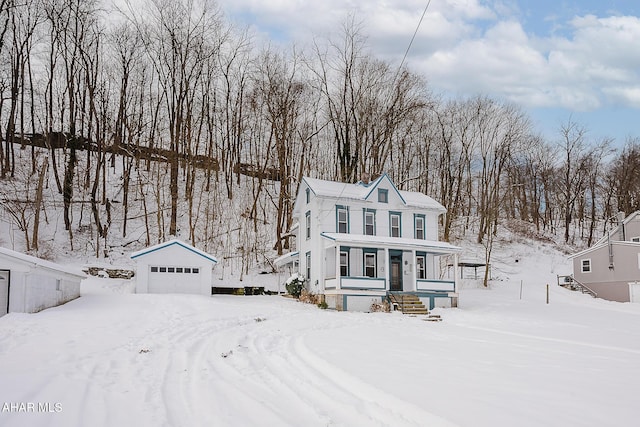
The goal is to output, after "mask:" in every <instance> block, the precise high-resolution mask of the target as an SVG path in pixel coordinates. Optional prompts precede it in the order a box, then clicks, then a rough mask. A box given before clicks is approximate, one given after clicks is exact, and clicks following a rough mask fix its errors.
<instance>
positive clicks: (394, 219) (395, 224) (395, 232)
mask: <svg viewBox="0 0 640 427" xmlns="http://www.w3.org/2000/svg"><path fill="white" fill-rule="evenodd" d="M389 222H390V223H391V237H400V214H395V213H392V214H391V215H390V217H389Z"/></svg>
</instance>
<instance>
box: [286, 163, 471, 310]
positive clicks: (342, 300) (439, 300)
mask: <svg viewBox="0 0 640 427" xmlns="http://www.w3.org/2000/svg"><path fill="white" fill-rule="evenodd" d="M445 211H446V210H445V208H444V207H443V206H442V205H440V204H439V203H438V202H436V201H435V200H433V199H432V198H430V197H428V196H426V195H424V194H422V193H417V192H409V191H399V190H398V189H397V188H396V186H395V184H394V183H393V182H392V181H391V179H390V178H389V176H388V175H387V174H383V175H382V176H380V177H379V178H378V179H376V180H375V181H373V182H370V183H365V182H359V183H357V184H345V183H340V182H333V181H324V180H320V179H313V178H304V179H303V181H302V183H301V185H300V189H299V192H298V196H297V199H296V202H295V206H294V211H293V216H294V221H297V222H298V223H299V224H300V225H299V227H298V230H297V252H298V253H299V260H298V266H299V272H300V274H301V275H303V276H304V277H305V278H306V280H307V283H306V287H307V288H308V290H309V291H311V292H313V293H315V294H320V295H324V298H325V301H326V303H327V305H328V306H329V307H330V308H334V309H337V310H350V311H369V310H370V308H371V304H372V303H374V302H377V303H380V302H382V301H383V300H384V299H386V298H387V296H388V295H389V294H390V293H397V294H400V295H401V294H412V295H417V296H419V297H420V299H421V300H422V301H423V303H424V304H425V305H426V306H427V307H428V308H433V307H436V306H445V307H446V306H452V305H454V306H455V305H456V304H457V294H456V289H457V287H456V272H457V268H455V266H456V264H457V253H458V252H459V251H460V248H458V247H456V246H453V245H451V244H449V243H446V242H439V241H438V217H439V215H441V214H443V213H445ZM449 265H451V266H453V267H454V268H453V269H449V268H448V266H449ZM449 272H450V273H451V274H452V276H451V277H445V276H448V273H449Z"/></svg>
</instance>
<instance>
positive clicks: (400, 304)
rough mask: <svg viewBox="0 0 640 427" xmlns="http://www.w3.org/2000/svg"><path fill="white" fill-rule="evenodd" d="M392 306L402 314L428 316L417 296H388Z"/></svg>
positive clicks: (427, 311)
mask: <svg viewBox="0 0 640 427" xmlns="http://www.w3.org/2000/svg"><path fill="white" fill-rule="evenodd" d="M389 299H390V300H391V303H392V305H394V306H396V307H397V308H398V310H400V311H401V312H402V313H403V314H412V315H417V314H429V310H428V309H427V308H426V307H425V305H424V304H423V303H422V301H420V298H419V297H418V296H417V295H412V294H401V295H398V294H393V293H391V294H389Z"/></svg>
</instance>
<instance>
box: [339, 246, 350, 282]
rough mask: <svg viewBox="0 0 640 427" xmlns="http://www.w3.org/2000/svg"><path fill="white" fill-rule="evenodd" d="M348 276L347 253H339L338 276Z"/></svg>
mask: <svg viewBox="0 0 640 427" xmlns="http://www.w3.org/2000/svg"><path fill="white" fill-rule="evenodd" d="M348 275H349V252H346V251H340V276H342V277H346V276H348Z"/></svg>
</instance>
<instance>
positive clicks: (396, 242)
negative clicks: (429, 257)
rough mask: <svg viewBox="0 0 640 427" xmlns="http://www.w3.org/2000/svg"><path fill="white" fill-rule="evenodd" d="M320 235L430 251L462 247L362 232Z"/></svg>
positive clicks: (449, 250) (375, 244) (347, 241)
mask: <svg viewBox="0 0 640 427" xmlns="http://www.w3.org/2000/svg"><path fill="white" fill-rule="evenodd" d="M320 234H321V236H322V237H324V238H326V239H329V240H334V241H336V242H338V243H349V244H359V245H367V246H373V247H379V248H383V247H385V248H390V249H407V248H411V249H422V250H425V251H428V252H431V253H441V254H450V253H455V252H461V251H462V248H461V247H459V246H455V245H452V244H451V243H447V242H438V241H433V240H422V239H408V238H404V237H385V236H367V235H364V234H347V233H326V232H325V233H320Z"/></svg>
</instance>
